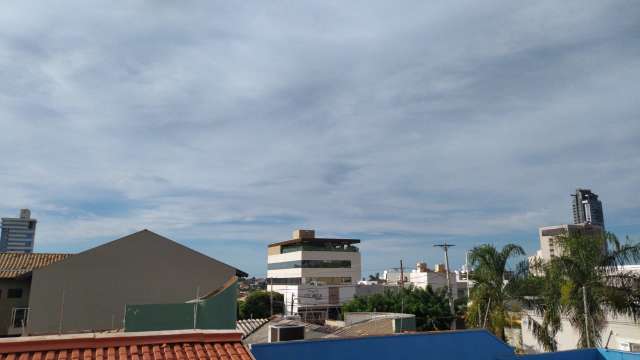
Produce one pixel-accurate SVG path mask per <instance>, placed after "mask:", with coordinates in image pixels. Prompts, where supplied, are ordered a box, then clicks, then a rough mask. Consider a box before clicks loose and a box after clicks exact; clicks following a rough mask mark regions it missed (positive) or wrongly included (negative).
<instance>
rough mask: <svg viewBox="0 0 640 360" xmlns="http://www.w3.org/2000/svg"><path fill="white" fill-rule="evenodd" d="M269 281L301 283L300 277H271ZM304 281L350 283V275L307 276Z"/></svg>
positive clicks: (278, 283)
mask: <svg viewBox="0 0 640 360" xmlns="http://www.w3.org/2000/svg"><path fill="white" fill-rule="evenodd" d="M269 283H271V284H273V285H301V284H302V278H272V279H269ZM304 283H305V284H309V285H344V284H351V278H350V277H309V278H304Z"/></svg>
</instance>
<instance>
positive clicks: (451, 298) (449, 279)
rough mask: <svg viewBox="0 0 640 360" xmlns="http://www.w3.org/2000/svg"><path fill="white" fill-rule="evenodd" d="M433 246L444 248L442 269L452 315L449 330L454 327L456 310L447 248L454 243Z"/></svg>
mask: <svg viewBox="0 0 640 360" xmlns="http://www.w3.org/2000/svg"><path fill="white" fill-rule="evenodd" d="M433 246H434V247H439V248H442V250H444V266H445V268H444V269H445V271H446V272H447V297H448V298H449V310H450V311H451V316H452V317H453V320H452V321H451V330H455V329H456V311H455V307H454V306H453V295H452V294H451V276H450V275H449V248H450V247H453V246H455V245H453V244H447V242H446V241H445V242H444V243H442V244H435V245H433Z"/></svg>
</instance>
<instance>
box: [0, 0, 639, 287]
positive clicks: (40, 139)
mask: <svg viewBox="0 0 640 360" xmlns="http://www.w3.org/2000/svg"><path fill="white" fill-rule="evenodd" d="M125 6H126V7H116V6H115V5H114V4H113V3H110V2H103V3H92V4H90V5H88V4H87V3H85V2H62V3H56V5H54V4H48V5H47V6H44V5H42V3H38V2H26V1H20V2H15V3H13V4H12V5H10V6H9V5H8V6H5V8H4V9H3V11H2V12H0V150H1V151H2V154H3V157H2V159H1V160H0V165H1V166H0V189H2V190H0V211H2V215H3V216H11V215H13V213H16V214H17V209H18V208H20V207H30V208H31V209H32V211H33V214H34V215H35V216H36V217H37V218H38V219H39V229H38V234H37V248H38V250H40V251H79V250H83V249H86V248H88V247H91V246H93V245H95V244H97V243H100V242H103V241H106V240H110V239H113V238H116V237H119V236H122V235H125V234H127V233H130V232H133V231H136V230H139V229H142V228H149V229H151V230H154V231H156V232H159V233H161V234H164V235H167V236H169V237H171V238H173V239H175V240H178V241H180V242H182V243H185V244H187V245H189V246H192V247H194V248H196V249H198V250H200V251H202V252H205V253H207V254H209V255H212V256H214V257H216V258H219V259H221V260H224V261H227V262H229V263H231V264H234V265H236V266H238V267H240V268H242V269H243V270H246V271H248V272H250V273H252V274H256V275H260V274H264V273H265V272H266V265H265V262H266V261H265V260H266V249H265V246H266V244H267V243H269V242H274V241H279V240H284V239H286V238H288V237H289V236H290V232H291V230H293V229H294V228H315V229H316V230H317V232H318V233H319V234H320V235H324V236H332V235H333V236H355V237H359V238H361V239H362V240H363V243H362V249H363V260H364V272H365V273H368V272H375V271H381V270H382V269H384V268H385V267H389V266H395V265H396V263H397V262H398V261H399V259H400V258H403V259H404V260H405V261H406V262H407V263H411V262H412V261H417V260H419V259H425V260H426V261H428V262H430V263H434V262H439V261H440V260H441V257H442V255H441V254H440V253H439V252H438V251H437V250H434V249H433V248H432V246H431V245H432V244H433V243H434V242H437V241H441V240H445V239H446V240H447V241H452V242H454V243H456V244H458V247H457V248H456V249H455V251H454V253H453V255H454V256H453V257H454V263H455V264H460V263H461V262H462V261H463V254H464V250H466V249H469V248H470V247H472V246H473V245H475V244H479V243H483V242H490V243H495V244H497V245H502V244H504V243H506V242H517V243H520V244H522V245H523V246H525V248H526V249H527V250H528V251H534V250H535V249H536V248H537V246H538V244H537V239H536V236H537V227H539V226H543V225H550V224H557V223H565V222H568V221H570V208H569V196H568V195H569V193H570V192H572V191H573V190H574V189H575V188H576V187H578V186H584V187H590V188H592V189H593V190H594V191H595V192H597V193H599V194H600V195H601V198H602V200H603V202H604V207H605V217H606V221H607V225H608V227H609V228H610V229H612V230H614V231H617V232H618V233H619V235H625V234H629V235H632V236H638V235H640V220H639V219H640V192H639V191H638V184H640V156H639V155H638V154H640V107H638V99H639V98H638V94H639V93H640V85H638V84H640V41H639V40H640V3H634V2H623V1H610V2H606V1H605V2H602V1H565V2H561V3H559V2H557V1H540V2H536V3H532V4H516V3H513V2H508V1H505V2H483V3H482V4H479V3H477V2H474V1H469V2H461V3H457V4H450V3H449V2H415V3H411V2H404V3H402V4H401V5H399V4H393V5H391V4H388V3H384V2H380V3H377V4H374V3H372V2H353V3H348V4H347V3H344V2H334V3H322V4H313V3H310V2H309V3H302V2H272V3H268V4H267V3H243V4H236V3H233V4H232V3H225V2H219V3H216V2H197V3H189V4H184V3H180V4H178V3H173V2H163V1H157V2H150V3H133V4H127V5H125Z"/></svg>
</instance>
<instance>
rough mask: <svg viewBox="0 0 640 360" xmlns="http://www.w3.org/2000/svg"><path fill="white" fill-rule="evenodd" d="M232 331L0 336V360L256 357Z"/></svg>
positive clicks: (239, 359)
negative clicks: (9, 337)
mask: <svg viewBox="0 0 640 360" xmlns="http://www.w3.org/2000/svg"><path fill="white" fill-rule="evenodd" d="M241 336H242V333H240V332H239V331H232V330H177V331H155V332H140V333H106V334H105V333H102V334H97V333H96V334H79V335H51V336H31V337H20V338H11V339H0V360H214V359H215V360H218V359H225V360H253V357H252V356H251V355H250V353H249V351H248V350H247V349H246V348H245V347H244V346H243V345H242V343H241V342H240V341H241Z"/></svg>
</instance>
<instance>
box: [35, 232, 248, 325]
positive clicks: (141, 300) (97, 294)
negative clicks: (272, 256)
mask: <svg viewBox="0 0 640 360" xmlns="http://www.w3.org/2000/svg"><path fill="white" fill-rule="evenodd" d="M236 275H237V276H242V277H246V275H247V274H246V273H244V272H242V271H240V270H238V269H236V268H234V267H232V266H230V265H227V264H225V263H222V262H220V261H218V260H215V259H213V258H211V257H209V256H206V255H204V254H201V253H199V252H197V251H195V250H192V249H190V248H188V247H186V246H184V245H181V244H179V243H177V242H175V241H173V240H170V239H168V238H165V237H163V236H160V235H158V234H156V233H153V232H151V231H149V230H142V231H139V232H136V233H134V234H131V235H128V236H125V237H123V238H120V239H117V240H114V241H111V242H109V243H106V244H104V245H100V246H98V247H95V248H92V249H89V250H87V251H84V252H81V253H79V254H76V255H73V256H71V257H67V258H65V259H64V260H62V261H59V262H56V263H53V264H51V265H49V266H46V267H42V268H38V269H35V270H33V272H32V280H31V291H30V296H29V308H30V315H29V321H28V323H27V333H28V334H32V335H35V334H51V333H77V332H91V331H102V330H110V329H121V328H123V327H124V326H123V325H124V324H123V320H124V317H125V307H126V306H127V305H135V304H175V303H184V302H187V301H189V300H193V299H196V298H198V297H199V296H202V295H204V294H209V293H211V292H212V291H214V290H216V289H219V288H220V287H222V286H223V285H224V284H225V283H226V282H227V281H228V280H229V279H230V278H232V277H234V276H236Z"/></svg>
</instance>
